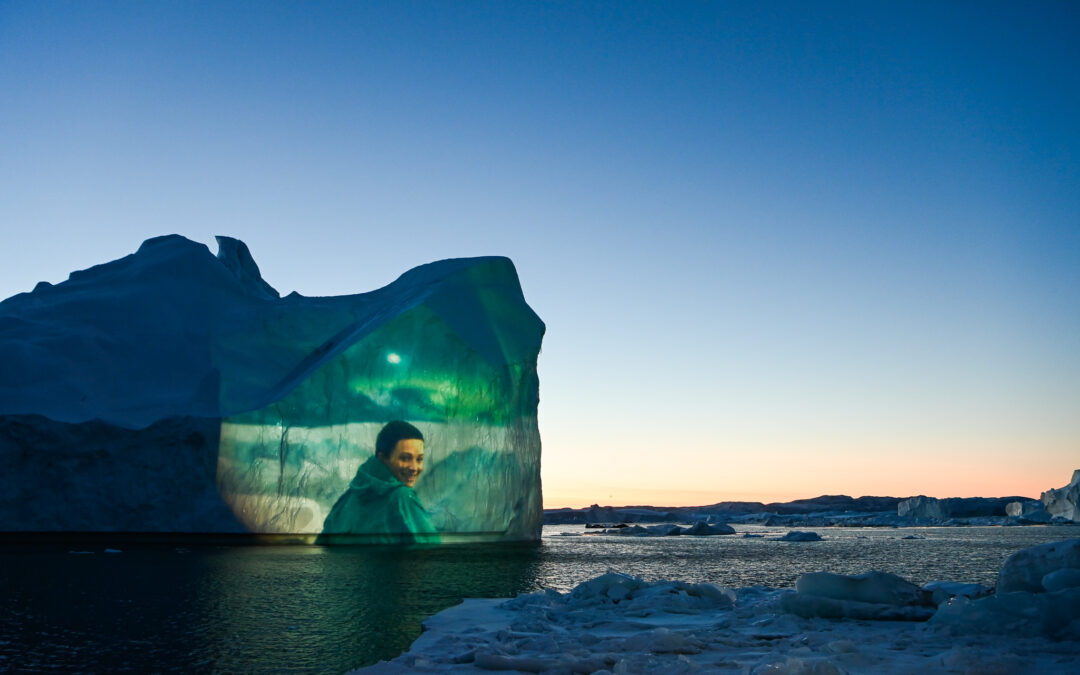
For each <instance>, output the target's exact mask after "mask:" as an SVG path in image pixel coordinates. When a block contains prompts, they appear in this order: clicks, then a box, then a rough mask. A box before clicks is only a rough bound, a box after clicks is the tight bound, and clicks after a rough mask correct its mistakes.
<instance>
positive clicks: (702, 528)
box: [599, 520, 735, 537]
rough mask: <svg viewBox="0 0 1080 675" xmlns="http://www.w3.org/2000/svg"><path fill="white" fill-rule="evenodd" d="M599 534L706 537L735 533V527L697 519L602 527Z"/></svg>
mask: <svg viewBox="0 0 1080 675" xmlns="http://www.w3.org/2000/svg"><path fill="white" fill-rule="evenodd" d="M599 534H615V535H619V536H623V537H674V536H678V535H685V536H691V537H706V536H713V535H717V534H735V528H733V527H731V526H730V525H725V524H724V523H707V522H705V521H704V520H699V521H697V522H696V523H694V524H693V525H690V526H689V527H680V526H679V525H676V524H675V523H661V524H659V525H648V526H644V527H643V526H641V525H622V526H621V527H610V528H606V529H603V530H601V531H600V532H599Z"/></svg>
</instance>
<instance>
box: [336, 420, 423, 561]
mask: <svg viewBox="0 0 1080 675" xmlns="http://www.w3.org/2000/svg"><path fill="white" fill-rule="evenodd" d="M423 471H424V435H423V434H422V433H420V430H419V429H417V428H416V427H414V426H413V425H411V424H409V423H408V422H402V421H400V420H396V421H394V422H390V423H389V424H387V425H386V426H384V427H383V428H382V430H381V431H379V435H378V437H377V438H376V439H375V455H374V456H373V457H371V458H370V459H368V460H367V461H366V462H364V463H363V464H361V465H360V468H359V469H358V470H357V471H356V476H355V477H354V478H353V479H352V482H351V483H349V489H348V490H347V491H346V492H345V494H343V495H341V497H340V498H338V500H337V502H336V503H335V504H334V508H332V509H331V510H330V515H328V516H327V517H326V520H325V521H324V522H323V529H322V534H321V535H319V539H318V541H317V543H328V542H330V541H335V542H336V541H352V540H353V539H351V538H350V537H346V536H337V535H364V536H362V537H357V538H356V539H355V541H357V542H365V543H373V544H398V543H415V542H423V543H435V542H437V541H438V535H436V534H435V527H434V526H433V525H432V524H431V517H430V516H429V515H428V512H427V510H426V509H425V508H424V506H423V504H421V503H420V498H419V497H417V495H416V491H415V490H413V486H414V485H415V484H416V480H417V478H419V477H420V474H421V473H423ZM328 535H329V536H328Z"/></svg>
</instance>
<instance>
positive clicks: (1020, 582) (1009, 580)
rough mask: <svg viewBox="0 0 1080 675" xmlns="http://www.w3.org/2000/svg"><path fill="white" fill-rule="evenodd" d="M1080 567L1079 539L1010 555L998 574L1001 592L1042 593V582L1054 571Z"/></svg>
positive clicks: (999, 591)
mask: <svg viewBox="0 0 1080 675" xmlns="http://www.w3.org/2000/svg"><path fill="white" fill-rule="evenodd" d="M1076 568H1080V539H1068V540H1066V541H1056V542H1053V543H1050V544H1042V545H1041V546H1032V547H1031V548H1025V549H1024V550H1022V551H1017V552H1016V553H1014V554H1012V555H1011V556H1009V558H1008V559H1006V560H1005V564H1004V565H1002V566H1001V571H999V572H998V583H997V592H998V593H1009V592H1012V591H1028V592H1031V593H1041V592H1042V591H1044V590H1046V589H1045V588H1044V587H1043V583H1042V582H1043V579H1044V578H1045V577H1046V575H1048V574H1050V573H1051V572H1056V571H1058V570H1062V569H1076Z"/></svg>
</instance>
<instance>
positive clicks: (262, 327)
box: [0, 235, 544, 539]
mask: <svg viewBox="0 0 1080 675" xmlns="http://www.w3.org/2000/svg"><path fill="white" fill-rule="evenodd" d="M543 333H544V324H543V322H542V321H541V320H540V319H539V317H537V315H536V314H535V313H534V312H533V311H532V309H531V308H530V307H529V306H528V304H527V303H526V302H525V299H524V296H523V294H522V291H521V287H520V283H519V281H518V277H517V272H516V270H515V269H514V266H513V263H511V261H510V260H509V259H507V258H502V257H482V258H467V259H453V260H441V261H438V262H433V263H429V264H427V265H422V266H420V267H417V268H414V269H412V270H409V271H407V272H406V273H404V274H403V275H401V277H399V278H398V279H397V280H395V281H394V282H392V283H391V284H389V285H387V286H385V287H384V288H381V289H378V290H375V291H372V292H369V293H362V294H357V295H347V296H338V297H313V298H309V297H304V296H301V295H299V294H296V293H293V294H290V295H288V296H285V297H281V296H280V294H279V293H278V292H277V291H276V290H275V289H274V288H273V287H272V286H271V285H270V284H268V283H267V282H266V281H265V280H263V278H262V276H261V274H260V271H259V268H258V265H256V263H255V261H254V259H253V258H252V256H251V254H250V252H249V251H248V248H247V246H246V245H245V244H244V243H243V242H241V241H239V240H236V239H232V238H229V237H218V253H217V255H216V256H215V255H213V254H211V253H210V251H209V249H208V248H207V247H206V246H204V245H202V244H199V243H196V242H192V241H190V240H188V239H185V238H183V237H180V236H178V235H169V236H164V237H157V238H154V239H149V240H147V241H146V242H144V243H143V244H142V246H140V247H139V249H138V251H136V252H135V253H134V254H131V255H129V256H126V257H124V258H121V259H119V260H116V261H113V262H109V263H105V264H102V265H97V266H95V267H92V268H89V269H87V270H82V271H78V272H73V273H72V274H71V275H70V277H69V278H68V280H67V281H65V282H62V283H59V284H56V285H51V284H47V283H44V282H43V283H41V284H38V286H37V287H36V288H35V289H34V290H33V291H32V292H29V293H22V294H19V295H16V296H13V297H11V298H9V299H7V300H5V301H3V302H2V303H0V459H3V461H5V462H6V463H7V466H8V467H9V471H8V472H7V477H6V478H4V479H0V483H6V485H0V488H7V490H6V494H7V495H8V500H7V501H6V502H0V530H3V531H35V530H89V531H94V530H98V531H115V530H135V531H201V532H223V531H227V532H231V531H236V532H257V533H301V534H312V535H314V534H317V533H318V532H319V531H320V529H321V526H322V521H323V519H324V518H325V516H326V512H327V511H328V509H329V506H330V505H332V504H333V503H334V501H335V499H336V498H337V497H339V496H340V495H341V494H342V493H343V492H344V490H345V489H346V488H347V486H348V483H349V480H350V478H352V476H353V474H354V473H355V472H356V470H357V467H358V466H359V465H360V464H361V463H362V462H363V461H364V460H366V459H368V458H369V457H370V456H371V454H372V451H373V448H374V439H375V435H376V434H377V432H378V430H379V428H381V426H382V425H383V424H384V423H386V422H388V421H390V420H393V419H404V420H408V421H410V422H412V423H413V424H415V425H416V426H417V427H418V428H420V429H422V430H423V432H424V436H425V438H426V440H427V468H426V472H425V473H426V475H424V476H423V477H422V478H421V479H420V480H419V481H418V482H417V483H416V486H415V490H416V492H417V494H418V495H419V497H420V499H421V500H422V501H423V503H424V504H425V505H426V507H427V508H428V509H429V510H430V511H431V515H432V518H433V519H434V520H435V521H436V522H437V524H438V526H439V527H440V529H441V530H442V531H445V532H447V533H450V534H454V533H464V534H469V533H472V534H479V533H484V534H485V535H486V536H489V537H492V538H514V539H522V538H535V537H537V536H538V534H539V526H540V519H541V511H540V503H541V502H540V484H539V452H540V441H539V432H538V429H537V425H536V407H537V403H538V399H539V396H538V390H539V389H538V379H537V376H536V358H537V355H538V353H539V349H540V343H541V340H542V337H543ZM103 439H108V441H107V442H105V441H104V440H103ZM207 474H209V475H211V476H213V480H212V482H211V483H210V484H209V485H207V480H206V476H207ZM61 486H63V487H62V488H61ZM410 489H411V488H410ZM223 514H228V515H227V516H226V515H223Z"/></svg>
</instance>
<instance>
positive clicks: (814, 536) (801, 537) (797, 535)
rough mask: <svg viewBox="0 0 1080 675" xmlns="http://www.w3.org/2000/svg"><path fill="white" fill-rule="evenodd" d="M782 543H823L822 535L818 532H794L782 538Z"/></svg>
mask: <svg viewBox="0 0 1080 675" xmlns="http://www.w3.org/2000/svg"><path fill="white" fill-rule="evenodd" d="M780 541H821V535H820V534H818V533H817V532H802V531H800V530H792V531H790V532H788V533H787V534H785V535H784V536H782V537H780Z"/></svg>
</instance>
